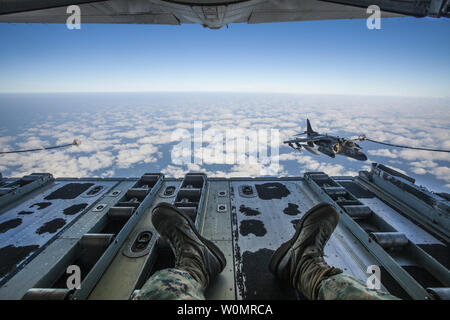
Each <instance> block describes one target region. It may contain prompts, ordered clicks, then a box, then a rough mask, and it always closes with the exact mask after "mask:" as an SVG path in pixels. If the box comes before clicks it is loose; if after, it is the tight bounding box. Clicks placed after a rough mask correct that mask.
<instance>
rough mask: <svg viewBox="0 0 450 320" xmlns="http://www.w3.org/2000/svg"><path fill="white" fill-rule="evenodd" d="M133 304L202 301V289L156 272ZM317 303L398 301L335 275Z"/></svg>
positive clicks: (177, 274)
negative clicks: (329, 301) (328, 301)
mask: <svg viewBox="0 0 450 320" xmlns="http://www.w3.org/2000/svg"><path fill="white" fill-rule="evenodd" d="M133 299H136V300H205V296H204V295H203V289H202V287H201V286H200V284H199V283H198V282H197V281H196V280H195V279H194V278H192V276H191V275H190V274H189V273H188V272H186V271H183V270H179V269H173V268H172V269H164V270H160V271H158V272H156V273H155V274H154V275H153V276H152V277H151V278H150V279H148V280H147V282H146V283H145V284H144V286H143V287H142V288H141V290H140V291H139V293H138V294H137V295H136V296H135V297H134V298H133ZM318 299H319V300H398V298H396V297H394V296H391V295H390V294H388V293H386V292H383V291H381V290H373V289H368V288H367V287H366V285H365V283H364V282H362V281H361V280H358V279H355V278H353V277H351V276H349V275H346V274H343V273H341V274H338V275H335V276H332V277H330V278H328V279H325V280H323V281H322V283H321V284H320V287H319V295H318Z"/></svg>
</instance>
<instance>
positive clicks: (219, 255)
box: [152, 202, 227, 272]
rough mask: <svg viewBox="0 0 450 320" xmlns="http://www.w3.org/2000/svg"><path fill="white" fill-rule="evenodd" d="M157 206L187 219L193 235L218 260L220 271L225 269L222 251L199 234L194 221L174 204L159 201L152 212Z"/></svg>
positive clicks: (225, 261) (225, 263)
mask: <svg viewBox="0 0 450 320" xmlns="http://www.w3.org/2000/svg"><path fill="white" fill-rule="evenodd" d="M158 208H165V209H171V210H174V211H175V212H176V213H178V214H179V215H180V216H181V217H183V218H184V219H185V220H186V221H187V223H189V226H190V227H191V229H192V231H194V233H195V235H196V236H197V237H198V238H199V239H200V241H201V242H202V243H204V244H205V246H206V247H207V248H208V249H209V251H211V253H212V254H213V255H214V256H215V257H216V258H217V260H219V263H220V266H221V270H220V272H222V271H223V269H225V266H226V265H227V260H226V259H225V256H224V254H223V253H222V251H221V250H220V249H219V248H218V247H217V246H216V245H215V244H214V243H213V242H212V241H210V240H208V239H206V238H204V237H202V236H201V235H200V233H199V232H198V231H197V228H196V227H195V225H194V223H193V222H192V220H191V218H189V217H188V216H187V215H186V214H185V213H184V212H182V211H181V210H179V209H178V208H177V207H175V206H174V205H171V204H169V203H166V202H161V203H159V204H157V205H156V206H155V208H154V209H153V210H152V212H153V211H155V210H156V209H158Z"/></svg>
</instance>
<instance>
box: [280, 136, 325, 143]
mask: <svg viewBox="0 0 450 320" xmlns="http://www.w3.org/2000/svg"><path fill="white" fill-rule="evenodd" d="M323 140H327V141H328V140H330V139H329V137H326V136H315V137H311V138H295V139H292V140H288V141H284V143H302V142H316V141H323Z"/></svg>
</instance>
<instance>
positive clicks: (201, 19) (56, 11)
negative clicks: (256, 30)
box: [0, 0, 449, 29]
mask: <svg viewBox="0 0 450 320" xmlns="http://www.w3.org/2000/svg"><path fill="white" fill-rule="evenodd" d="M69 5H78V6H79V7H80V9H81V23H128V24H168V25H179V24H184V23H196V24H201V25H203V26H205V27H209V28H213V29H214V28H220V27H222V26H224V25H228V24H230V23H236V22H244V23H251V24H252V23H265V22H283V21H303V20H329V19H358V18H367V17H368V16H369V14H368V13H367V12H366V9H367V7H368V6H369V5H378V6H379V7H380V8H381V9H382V15H381V16H382V17H394V16H401V15H413V16H418V17H423V16H427V15H428V16H436V17H439V16H449V12H448V10H449V9H448V1H446V0H418V1H417V0H401V1H400V0H396V1H395V0H336V1H328V0H326V1H318V0H302V1H298V0H270V1H268V0H229V1H223V0H195V1H194V0H177V1H169V0H107V1H99V0H0V22H26V23H33V22H34V23H66V21H67V18H68V17H69V16H70V14H71V13H67V7H68V6H69Z"/></svg>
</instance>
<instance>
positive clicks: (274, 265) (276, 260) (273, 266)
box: [269, 203, 334, 275]
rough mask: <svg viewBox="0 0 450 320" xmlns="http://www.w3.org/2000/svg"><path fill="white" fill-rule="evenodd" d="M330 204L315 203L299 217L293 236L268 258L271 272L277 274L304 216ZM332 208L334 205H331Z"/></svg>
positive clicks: (295, 237)
mask: <svg viewBox="0 0 450 320" xmlns="http://www.w3.org/2000/svg"><path fill="white" fill-rule="evenodd" d="M329 206H331V205H330V204H329V203H320V204H318V205H316V206H315V207H313V208H311V209H310V210H309V211H308V212H307V213H305V215H304V216H303V217H302V218H301V219H300V222H299V223H298V225H297V227H296V231H295V234H294V236H293V237H292V238H291V239H290V240H288V241H287V242H285V243H283V244H282V245H281V246H280V247H279V248H278V249H277V250H276V251H275V252H274V253H273V255H272V258H271V259H270V263H269V270H270V272H272V274H274V275H276V274H277V269H278V265H279V264H280V262H281V260H282V259H283V258H284V256H285V255H286V253H287V252H288V251H289V249H290V248H291V247H292V245H293V244H294V242H295V241H297V238H298V237H299V235H300V232H301V230H302V227H303V223H304V222H305V220H306V218H308V217H309V216H311V214H313V213H315V212H317V210H320V209H323V208H325V207H329ZM333 209H334V207H333Z"/></svg>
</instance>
